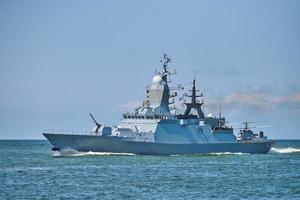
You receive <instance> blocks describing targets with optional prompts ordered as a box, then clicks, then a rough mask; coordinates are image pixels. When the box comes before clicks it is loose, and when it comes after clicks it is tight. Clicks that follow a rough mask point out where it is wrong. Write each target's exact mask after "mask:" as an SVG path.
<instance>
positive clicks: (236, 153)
mask: <svg viewBox="0 0 300 200" xmlns="http://www.w3.org/2000/svg"><path fill="white" fill-rule="evenodd" d="M245 154H248V153H242V152H235V153H234V152H217V153H210V155H218V156H219V155H245Z"/></svg>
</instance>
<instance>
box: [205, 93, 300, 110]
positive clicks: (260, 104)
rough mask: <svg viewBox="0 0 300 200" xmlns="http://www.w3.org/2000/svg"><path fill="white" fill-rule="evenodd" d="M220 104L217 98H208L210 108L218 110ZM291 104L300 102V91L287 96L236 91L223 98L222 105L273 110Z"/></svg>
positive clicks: (229, 107) (207, 104)
mask: <svg viewBox="0 0 300 200" xmlns="http://www.w3.org/2000/svg"><path fill="white" fill-rule="evenodd" d="M219 104H220V102H219V101H217V100H208V101H207V103H206V104H205V105H206V106H207V108H208V109H209V110H216V108H219ZM291 104H300V92H296V93H292V94H289V95H286V96H272V95H270V94H267V93H263V92H253V93H242V92H234V93H232V94H229V95H227V96H225V97H224V98H223V99H222V107H223V108H225V109H233V108H237V107H239V106H244V107H251V108H254V109H257V110H261V111H272V110H274V109H275V108H276V107H278V106H281V105H291Z"/></svg>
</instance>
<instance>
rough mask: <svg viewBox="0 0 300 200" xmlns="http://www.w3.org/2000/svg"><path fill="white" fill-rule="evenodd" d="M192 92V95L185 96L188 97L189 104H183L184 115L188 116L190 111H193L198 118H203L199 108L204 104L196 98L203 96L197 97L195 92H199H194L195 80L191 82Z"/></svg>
mask: <svg viewBox="0 0 300 200" xmlns="http://www.w3.org/2000/svg"><path fill="white" fill-rule="evenodd" d="M190 91H191V92H192V95H187V96H188V97H191V102H190V103H185V105H186V110H185V112H184V115H189V114H190V112H191V110H192V109H195V110H196V111H197V114H198V117H199V118H204V114H203V111H202V109H201V106H202V105H203V104H204V103H203V100H202V102H198V101H197V97H202V96H203V95H202V94H201V95H197V94H196V92H198V91H199V90H196V79H194V80H193V88H192V90H190Z"/></svg>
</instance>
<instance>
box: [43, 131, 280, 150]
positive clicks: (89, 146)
mask: <svg viewBox="0 0 300 200" xmlns="http://www.w3.org/2000/svg"><path fill="white" fill-rule="evenodd" d="M43 135H44V136H45V137H46V138H47V139H48V140H49V141H50V143H51V144H52V145H53V146H54V147H57V148H59V149H60V150H62V149H66V148H71V149H74V150H77V151H81V152H88V151H93V152H113V153H134V154H140V155H179V154H206V153H218V152H232V153H239V152H241V153H267V152H268V151H269V150H270V149H271V147H272V146H273V145H274V141H273V140H268V141H261V142H249V143H210V144H196V143H194V144H164V143H153V142H134V141H126V138H120V137H105V136H92V135H68V134H52V133H44V134H43Z"/></svg>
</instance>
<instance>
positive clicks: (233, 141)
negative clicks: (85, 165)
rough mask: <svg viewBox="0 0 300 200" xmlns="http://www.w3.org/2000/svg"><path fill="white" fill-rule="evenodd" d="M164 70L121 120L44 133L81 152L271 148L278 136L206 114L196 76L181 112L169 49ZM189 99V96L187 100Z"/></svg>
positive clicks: (166, 152) (58, 148) (58, 145)
mask: <svg viewBox="0 0 300 200" xmlns="http://www.w3.org/2000/svg"><path fill="white" fill-rule="evenodd" d="M161 63H162V70H161V71H159V72H156V73H155V75H154V77H153V79H152V82H151V84H150V85H148V86H147V87H146V97H145V100H143V101H142V102H141V105H140V106H138V107H137V108H136V109H134V111H133V112H126V113H124V114H123V116H122V119H121V122H120V123H119V124H118V125H116V126H106V125H103V124H100V123H98V122H97V121H96V119H95V118H94V116H93V115H92V114H90V116H91V118H92V120H93V121H94V123H95V125H96V127H95V128H94V129H93V131H92V132H90V133H85V134H79V133H77V134H76V133H72V134H70V133H65V132H57V131H54V130H53V131H47V132H44V133H43V135H44V136H45V137H46V138H47V139H48V140H49V142H50V143H51V144H52V145H53V148H52V151H64V150H65V149H72V150H76V151H79V152H89V151H92V152H110V153H132V154H140V155H182V154H207V153H222V152H229V153H267V152H268V151H269V150H270V149H271V147H272V146H273V145H274V143H275V141H274V140H270V139H268V138H267V137H266V136H264V133H263V132H262V131H260V132H259V134H255V133H254V132H253V131H252V130H250V128H249V127H248V126H247V124H246V127H245V128H243V129H241V130H240V132H239V133H238V136H235V134H234V130H233V128H232V127H231V126H229V125H228V124H227V121H226V120H225V117H223V116H221V114H220V115H219V116H218V117H213V116H212V115H207V116H205V115H204V113H203V110H202V106H203V104H204V102H203V95H202V94H200V95H199V94H198V90H197V89H196V80H195V79H194V80H193V85H192V89H191V90H189V94H187V93H184V94H185V95H184V96H185V97H186V98H185V101H184V105H185V106H184V108H185V110H184V112H181V113H179V114H177V113H176V107H175V103H174V101H175V97H176V96H177V97H178V93H179V91H178V90H183V89H184V88H183V87H182V86H181V85H177V86H175V87H171V86H169V80H168V77H169V76H170V75H174V74H175V73H176V72H175V71H171V70H170V67H169V63H171V59H170V58H169V57H168V56H167V55H166V54H164V55H163V57H162V58H161ZM187 100H188V101H187Z"/></svg>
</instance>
